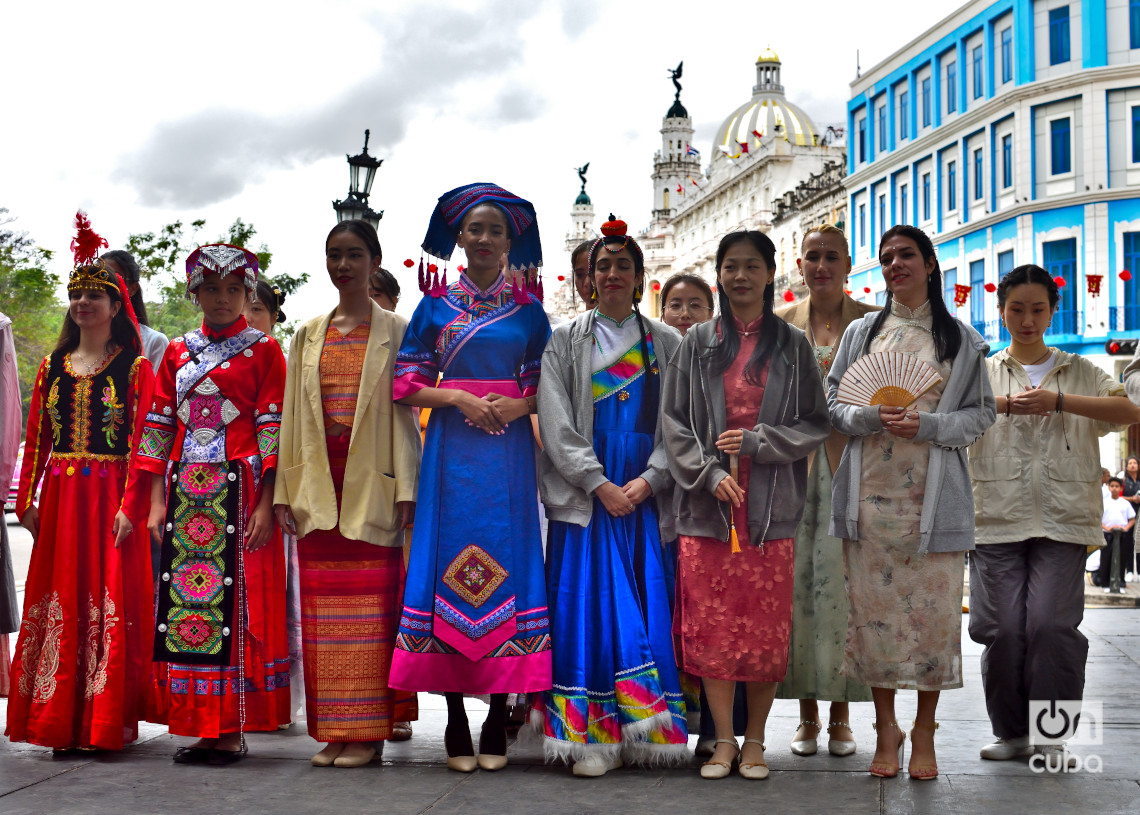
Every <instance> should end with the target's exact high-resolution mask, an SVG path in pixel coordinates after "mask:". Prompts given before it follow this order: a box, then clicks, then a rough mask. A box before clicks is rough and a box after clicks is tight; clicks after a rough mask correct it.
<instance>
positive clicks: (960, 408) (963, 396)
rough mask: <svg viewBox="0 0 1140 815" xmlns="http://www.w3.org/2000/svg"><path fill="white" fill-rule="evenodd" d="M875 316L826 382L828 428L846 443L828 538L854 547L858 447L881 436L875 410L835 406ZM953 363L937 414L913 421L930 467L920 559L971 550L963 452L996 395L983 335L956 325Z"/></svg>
mask: <svg viewBox="0 0 1140 815" xmlns="http://www.w3.org/2000/svg"><path fill="white" fill-rule="evenodd" d="M877 316H878V315H877V314H869V315H867V316H866V317H863V318H862V319H859V320H856V321H855V322H853V323H851V325H849V326H848V327H847V330H846V331H845V332H843V338H842V339H841V340H840V341H839V348H838V350H836V352H835V360H834V362H832V364H831V372H830V373H829V374H828V376H827V406H828V408H829V409H830V411H831V421H832V422H833V423H834V424H835V426H836V427H837V428H838V429H839V431H840V432H842V433H845V434H847V435H848V436H851V437H852V438H851V440H850V441H848V442H847V446H846V447H845V448H844V450H843V458H842V459H840V461H839V469H838V470H836V472H835V478H834V480H833V481H832V487H831V490H832V491H831V527H830V532H831V534H832V535H834V536H835V537H837V538H845V539H847V540H859V533H860V529H859V486H860V481H861V479H862V474H863V439H862V438H860V437H862V436H869V435H870V434H872V433H878V432H880V431H882V429H883V423H882V422H881V421H879V408H878V406H876V405H871V406H868V407H863V406H859V405H847V404H842V403H840V402H839V401H838V400H837V398H836V393H837V391H838V390H839V381H840V380H841V379H842V378H843V374H844V372H846V370H847V369H848V368H849V367H850V366H851V364H852V363H854V362H855V360H857V359H859V357H861V356H863V347H864V345H865V344H866V340H867V332H868V331H870V329H871V324H872V323H873V322H874V321H875V318H876V317H877ZM956 322H957V323H958V328H959V329H960V331H961V333H962V344H961V345H960V346H959V348H958V355H957V356H956V357H954V361H953V363H951V371H950V380H949V381H948V382H947V383H946V387H945V389H944V390H943V391H942V396H941V398H940V399H939V400H938V407H937V408H936V409H935V411H934V412H933V413H922V412H920V413H919V414H918V416H919V421H918V434H917V435H916V436H915V437H914V440H915V441H925V442H929V443H930V462H929V464H928V466H927V470H926V488H925V491H924V494H923V499H922V519H921V521H920V522H919V531H920V533H921V535H922V540H921V543H920V544H919V548H918V551H919V554H925V553H926V552H962V551H967V550H970V549H973V548H974V496H973V491H972V489H971V483H970V466H969V463H968V461H967V458H966V448H967V447H969V446H970V445H971V444H973V443H974V442H975V441H977V440H978V439H979V438H980V437H981V435H982V433H984V432H985V431H986V428H988V427H989V426H990V425H992V424H993V423H994V420H995V418H996V414H995V411H994V395H993V390H992V389H991V388H990V378H989V374H988V373H987V371H986V364H985V362H986V354H987V353H988V352H989V349H990V347H989V345H988V344H986V341H985V340H984V339H982V335H981V334H979V333H978V332H977V331H975V330H974V329H973V328H971V327H970V326H968V325H965V324H963V323H962V322H961V321H956Z"/></svg>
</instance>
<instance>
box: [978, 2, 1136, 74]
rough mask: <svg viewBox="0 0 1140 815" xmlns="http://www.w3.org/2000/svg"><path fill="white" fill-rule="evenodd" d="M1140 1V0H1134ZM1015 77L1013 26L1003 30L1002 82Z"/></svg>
mask: <svg viewBox="0 0 1140 815" xmlns="http://www.w3.org/2000/svg"><path fill="white" fill-rule="evenodd" d="M1132 2H1133V3H1140V0H1132ZM1011 79H1013V27H1012V26H1011V27H1009V28H1003V29H1002V30H1001V83H1002V84H1003V85H1004V84H1005V83H1006V82H1009V81H1010V80H1011Z"/></svg>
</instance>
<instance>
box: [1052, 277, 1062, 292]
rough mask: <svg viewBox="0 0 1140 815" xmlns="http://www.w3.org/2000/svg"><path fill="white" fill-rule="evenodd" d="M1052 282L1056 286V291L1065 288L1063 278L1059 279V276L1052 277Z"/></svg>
mask: <svg viewBox="0 0 1140 815" xmlns="http://www.w3.org/2000/svg"><path fill="white" fill-rule="evenodd" d="M1053 282H1054V283H1056V284H1057V288H1058V289H1063V288H1065V278H1063V277H1061V276H1060V275H1057V276H1056V277H1054V278H1053Z"/></svg>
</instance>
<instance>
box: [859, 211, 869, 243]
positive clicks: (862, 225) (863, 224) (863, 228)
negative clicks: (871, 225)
mask: <svg viewBox="0 0 1140 815" xmlns="http://www.w3.org/2000/svg"><path fill="white" fill-rule="evenodd" d="M859 245H860V246H866V245H867V205H866V204H860V205H859Z"/></svg>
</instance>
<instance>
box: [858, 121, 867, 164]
mask: <svg viewBox="0 0 1140 815" xmlns="http://www.w3.org/2000/svg"><path fill="white" fill-rule="evenodd" d="M858 128H859V163H860V164H866V162H867V117H866V116H864V117H863V118H861V119H860V120H859V125H858Z"/></svg>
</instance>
